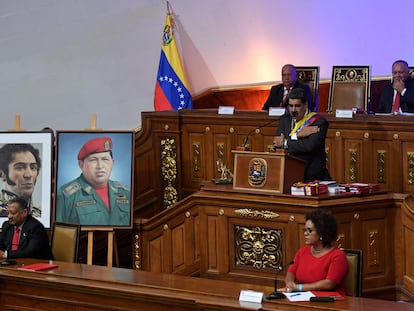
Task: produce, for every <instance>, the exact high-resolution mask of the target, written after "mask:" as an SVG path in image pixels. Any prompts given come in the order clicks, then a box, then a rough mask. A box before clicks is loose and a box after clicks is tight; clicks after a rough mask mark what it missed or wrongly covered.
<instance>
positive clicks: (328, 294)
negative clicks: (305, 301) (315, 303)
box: [312, 291, 345, 300]
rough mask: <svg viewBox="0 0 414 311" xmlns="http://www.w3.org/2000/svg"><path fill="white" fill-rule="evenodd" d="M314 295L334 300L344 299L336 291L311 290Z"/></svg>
mask: <svg viewBox="0 0 414 311" xmlns="http://www.w3.org/2000/svg"><path fill="white" fill-rule="evenodd" d="M312 293H313V294H314V295H315V296H316V297H332V298H334V299H335V300H345V297H344V296H342V295H341V294H340V293H338V292H325V291H312Z"/></svg>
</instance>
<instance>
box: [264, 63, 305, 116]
mask: <svg viewBox="0 0 414 311" xmlns="http://www.w3.org/2000/svg"><path fill="white" fill-rule="evenodd" d="M296 88H300V89H303V90H304V92H305V94H306V100H307V103H308V106H309V110H311V111H312V108H313V107H312V94H311V91H310V88H309V86H307V85H306V84H302V83H300V82H299V81H297V80H296V68H295V66H293V65H291V64H286V65H284V66H283V67H282V83H281V84H278V85H274V86H272V88H271V89H270V94H269V97H268V98H267V100H266V102H265V103H264V105H263V107H262V110H269V108H270V107H286V106H287V104H288V98H289V94H290V92H291V91H292V90H293V89H296Z"/></svg>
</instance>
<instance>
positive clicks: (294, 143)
mask: <svg viewBox="0 0 414 311" xmlns="http://www.w3.org/2000/svg"><path fill="white" fill-rule="evenodd" d="M311 125H316V126H318V127H319V129H320V130H319V132H318V133H315V134H311V135H309V136H307V137H300V138H298V139H297V140H292V139H291V138H290V136H289V134H290V131H291V127H292V117H291V116H290V114H284V115H283V116H281V117H280V120H279V127H278V129H277V134H276V135H277V136H280V134H281V133H283V135H284V136H285V138H286V139H287V140H288V141H287V143H288V149H287V150H288V153H289V154H290V155H292V156H295V157H298V158H300V159H302V160H305V161H306V162H307V163H306V165H305V172H304V181H306V182H308V181H313V180H331V176H330V175H329V172H328V169H327V168H326V153H325V139H326V134H327V132H328V127H329V122H328V121H327V120H326V119H325V118H323V117H320V116H319V118H318V119H316V121H314V122H313V123H312V124H311Z"/></svg>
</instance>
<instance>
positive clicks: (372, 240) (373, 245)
mask: <svg viewBox="0 0 414 311" xmlns="http://www.w3.org/2000/svg"><path fill="white" fill-rule="evenodd" d="M377 241H378V231H377V230H373V231H370V232H368V242H369V244H368V245H369V248H368V265H369V266H370V267H372V266H378V265H379V253H378V252H379V249H378V242H377Z"/></svg>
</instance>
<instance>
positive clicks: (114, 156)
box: [54, 131, 134, 228]
mask: <svg viewBox="0 0 414 311" xmlns="http://www.w3.org/2000/svg"><path fill="white" fill-rule="evenodd" d="M56 146H57V148H56V151H57V152H56V191H55V193H56V196H55V197H56V199H55V210H54V212H55V213H54V214H55V220H56V221H57V222H66V223H74V224H80V225H81V226H84V227H97V226H98V227H107V228H131V227H132V216H133V215H132V214H133V202H132V201H133V196H132V190H133V171H134V168H133V163H134V161H133V159H134V157H133V153H134V132H132V131H112V132H97V131H91V132H88V131H78V132H76V131H58V132H57V133H56Z"/></svg>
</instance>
